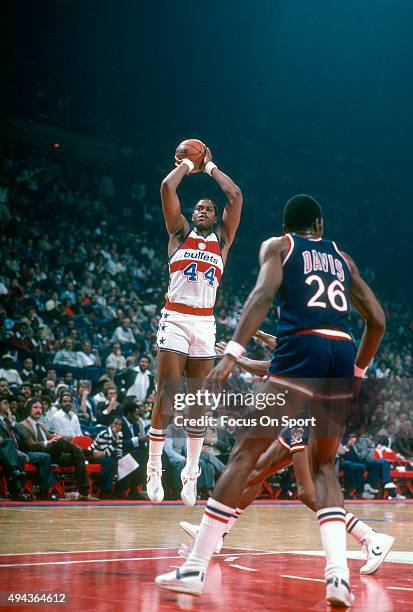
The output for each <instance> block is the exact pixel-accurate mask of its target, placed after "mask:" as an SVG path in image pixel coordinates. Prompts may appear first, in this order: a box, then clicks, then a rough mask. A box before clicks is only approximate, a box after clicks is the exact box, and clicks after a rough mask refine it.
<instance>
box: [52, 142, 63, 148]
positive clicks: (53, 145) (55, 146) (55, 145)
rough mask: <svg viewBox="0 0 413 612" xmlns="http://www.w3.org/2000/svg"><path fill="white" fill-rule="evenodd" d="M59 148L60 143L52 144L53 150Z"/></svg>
mask: <svg viewBox="0 0 413 612" xmlns="http://www.w3.org/2000/svg"><path fill="white" fill-rule="evenodd" d="M60 146H61V145H60V142H54V143H53V144H52V147H53V148H54V149H60Z"/></svg>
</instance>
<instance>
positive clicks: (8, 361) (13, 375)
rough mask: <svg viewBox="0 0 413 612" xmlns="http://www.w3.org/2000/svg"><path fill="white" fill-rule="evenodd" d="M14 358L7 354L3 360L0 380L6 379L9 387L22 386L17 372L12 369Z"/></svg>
mask: <svg viewBox="0 0 413 612" xmlns="http://www.w3.org/2000/svg"><path fill="white" fill-rule="evenodd" d="M13 361H14V359H13V357H12V356H11V355H9V354H8V353H7V355H3V356H2V358H1V366H2V367H1V368H0V378H5V379H6V380H7V382H8V383H9V385H19V386H20V385H21V384H22V379H21V377H20V374H19V373H18V371H17V370H14V369H13V368H12V365H13Z"/></svg>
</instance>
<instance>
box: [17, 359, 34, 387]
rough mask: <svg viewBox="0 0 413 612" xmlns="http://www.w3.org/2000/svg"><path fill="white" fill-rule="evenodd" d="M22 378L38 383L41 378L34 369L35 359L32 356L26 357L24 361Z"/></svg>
mask: <svg viewBox="0 0 413 612" xmlns="http://www.w3.org/2000/svg"><path fill="white" fill-rule="evenodd" d="M20 375H21V378H22V380H23V381H24V380H27V381H29V382H30V383H37V382H38V380H39V378H38V376H37V374H36V372H35V371H34V365H33V359H32V358H31V357H26V359H25V360H24V361H23V369H22V371H21V374H20Z"/></svg>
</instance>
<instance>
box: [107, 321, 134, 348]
mask: <svg viewBox="0 0 413 612" xmlns="http://www.w3.org/2000/svg"><path fill="white" fill-rule="evenodd" d="M112 342H119V343H120V344H136V340H135V336H134V335H133V331H132V329H131V327H130V319H128V318H127V317H125V318H124V319H122V321H121V324H120V325H119V327H117V328H116V329H115V331H114V333H113V336H112Z"/></svg>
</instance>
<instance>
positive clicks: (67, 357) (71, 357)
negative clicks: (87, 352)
mask: <svg viewBox="0 0 413 612" xmlns="http://www.w3.org/2000/svg"><path fill="white" fill-rule="evenodd" d="M63 345H64V348H63V349H60V350H59V351H57V353H56V355H55V356H54V359H53V363H56V364H58V365H66V366H71V367H73V368H77V367H80V363H79V360H78V356H77V353H76V352H75V351H74V350H73V340H72V338H66V340H65V341H64V343H63Z"/></svg>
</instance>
